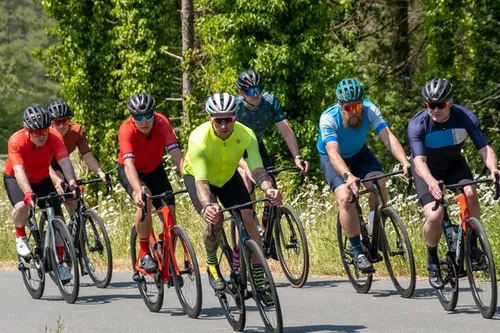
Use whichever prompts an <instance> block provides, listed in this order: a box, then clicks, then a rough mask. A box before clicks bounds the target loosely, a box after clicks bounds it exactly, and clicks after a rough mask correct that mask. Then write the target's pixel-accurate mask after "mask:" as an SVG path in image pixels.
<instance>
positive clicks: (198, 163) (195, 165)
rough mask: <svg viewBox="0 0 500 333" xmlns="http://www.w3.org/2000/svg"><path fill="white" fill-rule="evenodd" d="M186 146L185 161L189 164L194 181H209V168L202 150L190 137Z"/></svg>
mask: <svg viewBox="0 0 500 333" xmlns="http://www.w3.org/2000/svg"><path fill="white" fill-rule="evenodd" d="M188 146H189V149H188V151H187V156H186V160H189V162H190V163H189V166H190V167H191V170H192V174H193V177H194V179H195V180H196V181H199V180H209V179H208V173H209V166H208V160H207V156H206V154H205V152H204V150H203V149H202V148H201V147H199V146H198V145H197V144H196V142H195V141H194V140H192V138H191V137H190V138H189V143H188Z"/></svg>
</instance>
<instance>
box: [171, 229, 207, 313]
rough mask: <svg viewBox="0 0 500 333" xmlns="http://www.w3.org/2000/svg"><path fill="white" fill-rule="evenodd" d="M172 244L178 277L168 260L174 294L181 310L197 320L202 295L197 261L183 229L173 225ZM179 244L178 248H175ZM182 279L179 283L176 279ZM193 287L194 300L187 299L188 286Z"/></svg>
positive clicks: (191, 298)
mask: <svg viewBox="0 0 500 333" xmlns="http://www.w3.org/2000/svg"><path fill="white" fill-rule="evenodd" d="M171 235H172V243H173V244H174V252H175V256H176V261H177V265H178V266H179V267H178V268H179V271H180V273H181V275H180V276H178V277H176V275H175V269H174V266H173V261H172V260H170V274H171V276H172V279H173V280H174V287H175V292H176V293H177V297H178V298H179V302H180V303H181V305H182V308H183V309H184V311H185V312H186V313H187V315H188V316H189V317H190V318H197V317H198V316H199V314H200V312H201V304H202V297H203V294H202V292H201V277H200V268H199V267H198V260H197V259H196V253H195V252H194V248H193V245H192V244H191V241H190V240H189V237H188V235H187V233H186V231H184V229H183V228H182V227H181V226H179V225H175V226H173V227H172V229H171ZM178 243H181V246H180V247H177V245H178ZM179 278H180V279H182V282H180V281H179V280H178V279H179ZM190 285H191V286H193V287H194V299H193V297H189V290H190V289H189V288H188V287H189V286H190Z"/></svg>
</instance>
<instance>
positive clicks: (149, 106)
mask: <svg viewBox="0 0 500 333" xmlns="http://www.w3.org/2000/svg"><path fill="white" fill-rule="evenodd" d="M155 105H156V104H155V99H154V98H153V96H151V95H150V94H145V93H139V94H135V95H134V96H132V97H130V99H129V100H128V103H127V109H128V111H129V112H130V114H131V115H132V116H138V115H141V114H150V113H153V112H154V110H155Z"/></svg>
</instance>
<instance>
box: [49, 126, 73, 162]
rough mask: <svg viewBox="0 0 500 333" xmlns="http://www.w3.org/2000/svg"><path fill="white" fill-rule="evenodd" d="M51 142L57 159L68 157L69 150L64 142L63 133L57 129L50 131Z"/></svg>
mask: <svg viewBox="0 0 500 333" xmlns="http://www.w3.org/2000/svg"><path fill="white" fill-rule="evenodd" d="M48 140H49V144H50V146H51V148H52V151H53V153H54V157H55V159H56V161H60V160H62V159H63V158H66V157H68V150H67V149H66V145H65V144H64V140H63V138H62V136H61V134H59V132H57V131H56V130H54V131H52V130H51V131H50V132H49V139H48Z"/></svg>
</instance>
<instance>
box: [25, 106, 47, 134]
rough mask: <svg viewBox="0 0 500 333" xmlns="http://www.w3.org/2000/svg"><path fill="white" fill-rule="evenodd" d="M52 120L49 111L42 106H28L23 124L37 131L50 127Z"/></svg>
mask: <svg viewBox="0 0 500 333" xmlns="http://www.w3.org/2000/svg"><path fill="white" fill-rule="evenodd" d="M51 123H52V120H51V119H50V115H49V113H48V112H47V111H46V110H45V109H44V108H42V107H41V106H28V107H27V108H26V110H24V115H23V126H24V127H26V128H28V129H30V130H33V131H36V130H42V129H46V128H49V127H50V124H51Z"/></svg>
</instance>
